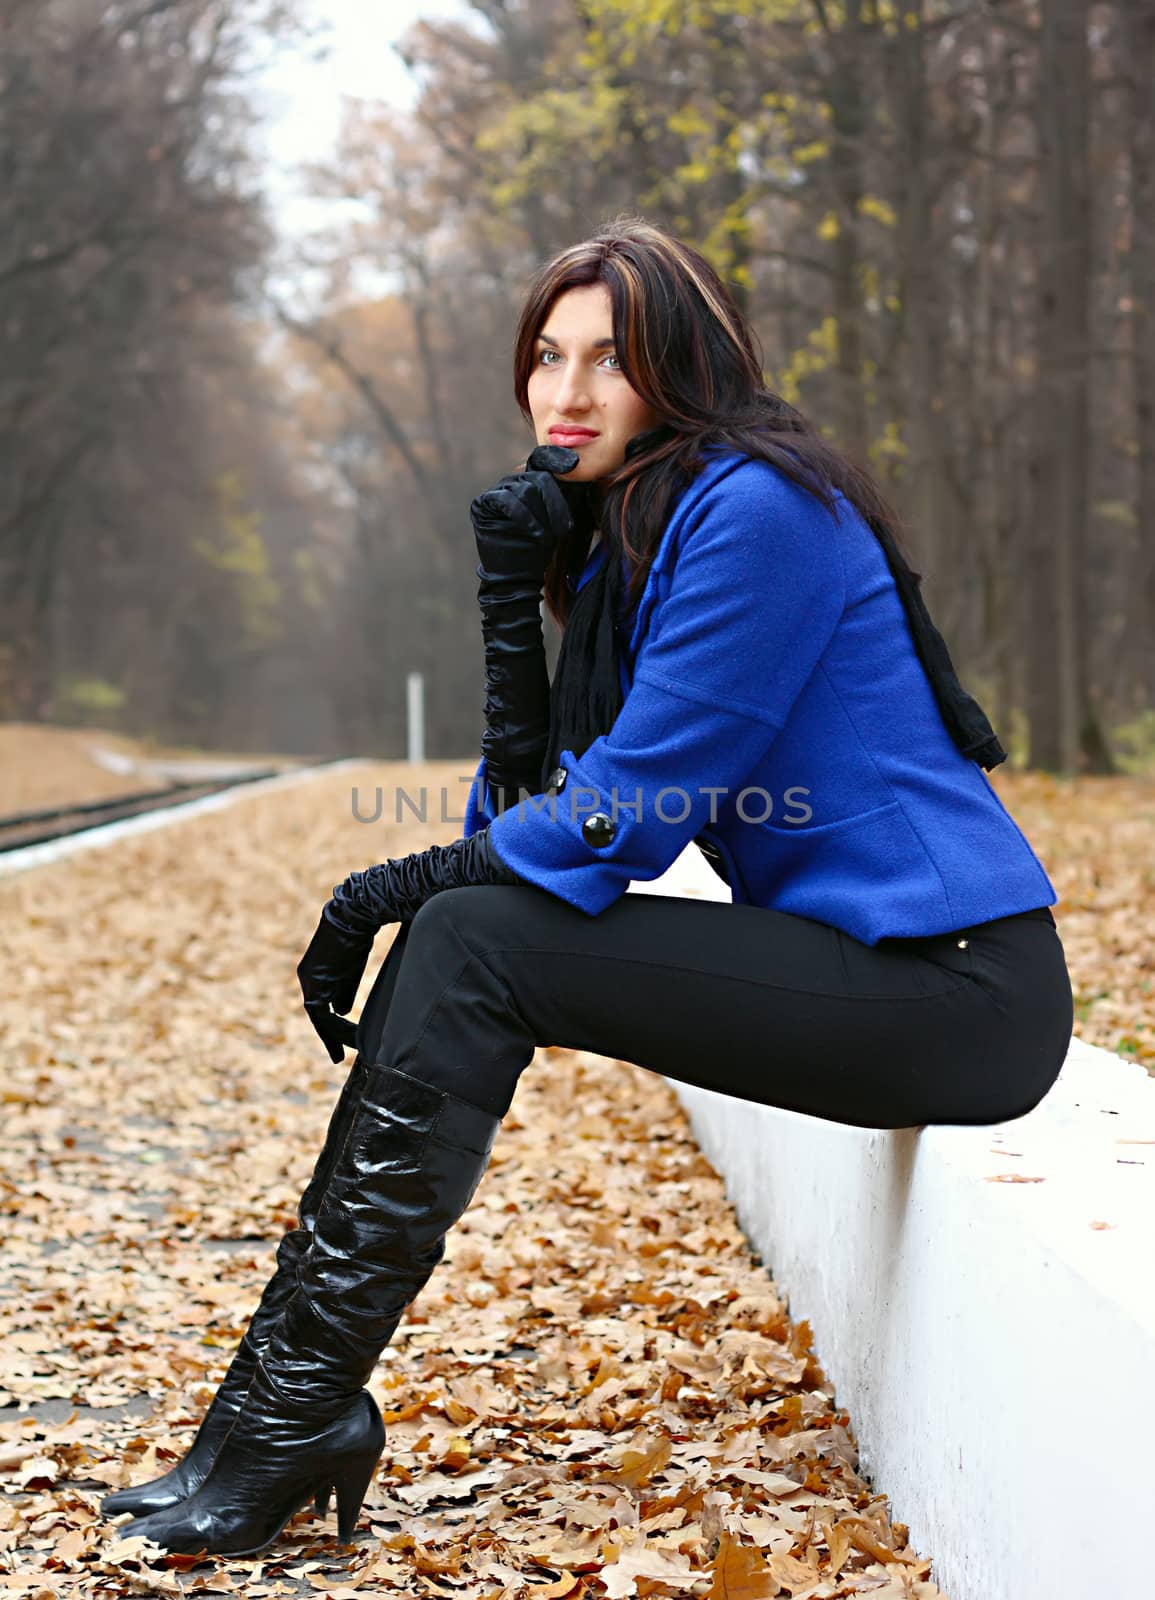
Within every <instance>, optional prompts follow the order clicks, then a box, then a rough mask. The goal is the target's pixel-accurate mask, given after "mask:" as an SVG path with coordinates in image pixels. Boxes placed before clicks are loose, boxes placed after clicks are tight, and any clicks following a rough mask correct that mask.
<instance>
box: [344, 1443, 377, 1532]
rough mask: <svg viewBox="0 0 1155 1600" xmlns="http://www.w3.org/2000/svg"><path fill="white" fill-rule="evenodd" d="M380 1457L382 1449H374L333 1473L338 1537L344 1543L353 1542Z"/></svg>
mask: <svg viewBox="0 0 1155 1600" xmlns="http://www.w3.org/2000/svg"><path fill="white" fill-rule="evenodd" d="M380 1459H381V1451H380V1450H379V1449H374V1450H373V1451H372V1453H371V1454H369V1455H364V1456H358V1457H355V1458H354V1460H352V1461H350V1462H348V1463H346V1465H345V1466H343V1467H342V1468H341V1469H340V1471H339V1472H335V1473H334V1474H333V1488H334V1489H335V1490H336V1493H337V1537H338V1539H340V1541H341V1543H342V1544H351V1543H352V1542H353V1534H354V1531H355V1530H356V1527H357V1518H358V1517H359V1516H360V1514H361V1503H362V1501H363V1500H364V1498H365V1495H366V1493H367V1491H368V1488H369V1485H370V1483H371V1482H372V1480H373V1474H374V1472H375V1471H376V1470H377V1463H378V1461H380Z"/></svg>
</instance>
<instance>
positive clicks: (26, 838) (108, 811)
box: [0, 762, 313, 855]
mask: <svg viewBox="0 0 1155 1600" xmlns="http://www.w3.org/2000/svg"><path fill="white" fill-rule="evenodd" d="M301 765H302V766H311V765H313V763H311V762H301ZM283 770H284V768H281V767H263V768H261V769H260V770H259V771H251V770H250V771H246V772H245V773H244V774H242V775H237V776H234V777H231V778H200V779H197V778H189V779H175V780H174V781H173V782H171V783H169V784H167V785H166V786H165V787H164V788H163V789H146V790H143V791H139V792H137V793H136V794H124V795H114V796H113V797H112V798H111V799H108V800H88V801H82V802H73V803H72V804H69V805H64V806H51V807H49V808H47V809H46V810H42V811H20V812H15V813H13V814H12V815H11V816H7V817H0V855H2V854H4V853H5V852H6V851H9V850H23V849H24V848H25V847H26V846H28V845H32V844H45V843H47V842H48V841H49V840H52V839H64V838H67V837H68V836H69V835H70V834H74V833H86V832H87V831H88V830H89V829H91V828H99V827H102V826H103V825H104V824H105V823H108V822H119V821H121V819H122V818H124V817H137V816H141V815H142V814H143V813H144V812H146V811H159V810H161V809H162V808H163V807H165V806H171V805H173V804H174V803H176V804H179V803H183V802H184V801H187V800H200V799H202V798H203V797H204V796H206V795H210V794H219V793H220V792H221V791H222V790H224V789H237V788H241V787H242V786H243V785H245V784H247V783H257V782H259V781H260V780H261V779H264V778H273V777H276V776H277V775H278V773H280V772H282V771H283Z"/></svg>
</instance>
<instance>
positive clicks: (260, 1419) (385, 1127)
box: [122, 1065, 501, 1555]
mask: <svg viewBox="0 0 1155 1600" xmlns="http://www.w3.org/2000/svg"><path fill="white" fill-rule="evenodd" d="M500 1126H501V1119H500V1117H495V1116H493V1115H491V1113H489V1112H487V1111H483V1110H482V1109H480V1108H479V1107H477V1106H474V1105H472V1104H470V1103H469V1102H467V1101H465V1100H461V1099H459V1098H458V1097H457V1096H455V1095H453V1094H450V1093H448V1092H446V1091H444V1090H441V1089H438V1088H435V1087H433V1086H432V1085H430V1084H427V1083H424V1082H422V1081H421V1080H419V1079H416V1078H412V1077H410V1076H409V1075H408V1074H407V1073H405V1072H402V1071H399V1070H398V1069H397V1068H395V1067H387V1066H381V1065H379V1066H376V1067H374V1068H373V1069H372V1072H371V1074H370V1078H369V1082H368V1084H367V1086H366V1090H365V1094H364V1096H363V1099H362V1102H361V1109H360V1112H359V1114H358V1117H357V1120H356V1122H355V1124H354V1126H353V1130H352V1133H351V1134H350V1137H349V1139H348V1141H347V1143H346V1146H345V1152H344V1155H343V1157H342V1159H341V1161H340V1163H339V1165H338V1167H337V1169H336V1171H335V1172H334V1173H333V1176H332V1178H331V1180H330V1183H329V1187H328V1189H327V1190H326V1193H325V1198H324V1201H323V1202H322V1205H321V1208H320V1211H319V1212H318V1214H317V1218H316V1223H315V1226H314V1229H313V1239H312V1243H311V1244H310V1246H309V1251H308V1254H307V1255H306V1257H305V1259H304V1260H303V1261H302V1263H301V1266H300V1270H299V1273H298V1281H299V1288H298V1291H297V1293H296V1294H295V1295H294V1296H293V1298H292V1299H291V1300H290V1301H289V1304H288V1305H287V1306H286V1308H285V1311H284V1314H283V1316H282V1317H281V1318H280V1320H279V1321H278V1322H277V1324H276V1325H275V1327H274V1328H273V1329H272V1331H271V1333H270V1335H269V1339H268V1343H267V1345H266V1347H265V1349H264V1350H263V1351H262V1352H261V1355H260V1357H259V1359H258V1362H257V1370H256V1373H255V1375H254V1377H253V1381H252V1383H251V1384H250V1386H249V1391H248V1394H247V1395H246V1397H245V1401H244V1404H243V1406H242V1407H241V1410H240V1412H239V1414H238V1416H237V1419H236V1422H235V1423H234V1424H233V1427H232V1430H231V1432H230V1433H229V1435H228V1437H227V1438H226V1440H225V1442H224V1444H223V1445H222V1447H221V1449H220V1451H219V1453H218V1455H217V1457H216V1459H215V1461H214V1462H213V1465H212V1468H211V1470H210V1471H209V1474H208V1476H207V1477H206V1478H205V1480H204V1482H203V1484H202V1485H201V1486H200V1488H199V1489H198V1490H197V1491H196V1493H195V1494H193V1495H191V1496H190V1497H189V1498H188V1499H187V1500H185V1501H183V1502H182V1503H181V1504H180V1505H176V1506H172V1507H169V1508H168V1509H167V1510H164V1511H160V1512H157V1513H155V1514H154V1515H152V1516H148V1517H143V1518H140V1519H139V1520H137V1521H135V1522H131V1523H128V1524H127V1525H126V1526H125V1527H124V1528H123V1529H122V1534H123V1536H124V1537H125V1538H132V1537H133V1536H135V1535H144V1536H146V1537H147V1538H149V1539H152V1540H153V1541H154V1542H155V1543H156V1544H158V1545H161V1546H162V1547H163V1548H165V1549H167V1550H171V1551H180V1552H185V1553H189V1554H195V1553H197V1552H199V1551H202V1550H203V1551H207V1552H208V1553H210V1554H213V1555H253V1554H256V1553H257V1552H258V1551H259V1550H263V1549H264V1548H265V1547H266V1546H267V1545H268V1544H270V1543H271V1542H272V1541H273V1540H274V1539H275V1538H276V1537H277V1535H278V1534H279V1533H280V1532H281V1530H282V1529H283V1528H284V1526H285V1524H286V1523H287V1522H288V1520H289V1518H290V1517H291V1516H292V1515H293V1514H294V1512H296V1511H298V1510H300V1509H301V1508H302V1507H303V1506H304V1505H306V1504H307V1503H308V1501H309V1500H315V1501H316V1504H317V1508H318V1510H322V1511H323V1510H324V1509H325V1508H326V1507H327V1505H328V1499H329V1493H330V1491H331V1490H335V1491H336V1496H337V1515H338V1531H339V1534H340V1537H341V1538H342V1539H346V1540H347V1539H348V1538H350V1537H351V1535H352V1532H353V1529H354V1527H355V1524H356V1520H357V1515H358V1513H359V1511H360V1507H361V1502H362V1500H363V1498H364V1496H365V1493H366V1491H367V1489H368V1486H369V1483H370V1480H371V1478H372V1475H373V1470H374V1468H375V1466H376V1464H377V1461H378V1460H379V1458H380V1455H381V1452H382V1450H383V1449H384V1445H385V1434H384V1428H383V1426H382V1424H381V1418H380V1413H379V1412H378V1410H377V1407H376V1405H375V1404H374V1402H373V1400H372V1398H371V1397H370V1396H369V1394H368V1393H367V1392H366V1391H365V1388H364V1385H365V1384H366V1383H367V1382H368V1380H369V1377H370V1375H371V1373H372V1371H373V1368H374V1366H375V1365H376V1361H377V1357H378V1356H379V1355H380V1353H381V1350H382V1349H383V1348H384V1346H385V1345H386V1344H387V1343H388V1342H389V1340H390V1338H392V1336H393V1333H394V1332H395V1330H396V1328H397V1326H398V1324H399V1323H400V1321H401V1318H402V1316H403V1315H404V1313H405V1310H406V1309H407V1307H408V1306H409V1304H410V1303H411V1302H412V1301H413V1299H414V1298H415V1297H416V1295H417V1294H418V1293H419V1292H420V1290H421V1289H422V1288H423V1287H424V1285H425V1283H426V1282H427V1281H428V1279H429V1276H430V1274H431V1273H432V1272H433V1270H434V1268H435V1267H436V1266H437V1264H438V1263H439V1262H440V1260H441V1259H442V1256H443V1255H444V1253H445V1235H446V1233H447V1231H448V1230H449V1228H450V1227H452V1225H453V1223H454V1222H456V1221H457V1219H458V1217H460V1215H461V1213H462V1212H463V1211H464V1210H465V1209H466V1208H467V1207H468V1205H469V1203H470V1201H471V1200H472V1199H473V1196H474V1194H475V1192H476V1190H477V1186H478V1184H479V1183H480V1182H481V1179H482V1176H483V1174H484V1172H485V1169H486V1167H487V1166H488V1164H489V1156H490V1151H491V1149H492V1147H493V1141H494V1139H495V1137H496V1135H497V1131H498V1129H499V1128H500Z"/></svg>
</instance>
